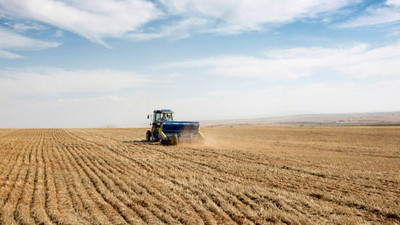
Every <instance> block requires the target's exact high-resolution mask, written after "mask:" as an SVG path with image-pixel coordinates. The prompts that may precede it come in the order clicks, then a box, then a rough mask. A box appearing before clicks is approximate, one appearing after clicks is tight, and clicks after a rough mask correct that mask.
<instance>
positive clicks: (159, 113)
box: [153, 109, 174, 123]
mask: <svg viewBox="0 0 400 225" xmlns="http://www.w3.org/2000/svg"><path fill="white" fill-rule="evenodd" d="M173 113H174V112H172V110H170V109H161V110H154V115H153V123H157V122H162V121H174V117H173V116H172V114H173Z"/></svg>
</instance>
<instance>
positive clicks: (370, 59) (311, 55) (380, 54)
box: [161, 43, 400, 80]
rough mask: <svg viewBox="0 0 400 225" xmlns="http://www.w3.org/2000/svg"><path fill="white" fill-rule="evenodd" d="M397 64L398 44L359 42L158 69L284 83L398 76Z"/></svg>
mask: <svg viewBox="0 0 400 225" xmlns="http://www.w3.org/2000/svg"><path fill="white" fill-rule="evenodd" d="M398 65H400V44H395V45H388V46H384V47H375V48H373V47H370V46H368V45H367V44H362V43H361V44H355V45H353V46H348V47H336V48H320V47H309V48H292V49H283V50H272V51H268V52H266V53H265V54H264V56H263V57H254V56H221V57H211V58H205V59H200V60H188V61H181V62H174V63H169V64H164V65H162V66H161V68H165V69H187V68H190V69H194V68H195V69H196V70H199V69H200V70H202V71H203V72H204V73H210V74H214V75H222V76H226V77H245V78H258V79H263V80H285V79H298V78H301V77H307V76H311V75H318V74H321V73H325V74H329V73H332V72H333V73H335V74H337V75H338V74H339V75H340V74H341V75H348V76H350V77H353V78H367V77H372V78H373V77H400V72H399V66H398Z"/></svg>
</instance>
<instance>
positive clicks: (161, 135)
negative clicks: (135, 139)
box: [146, 109, 204, 145]
mask: <svg viewBox="0 0 400 225" xmlns="http://www.w3.org/2000/svg"><path fill="white" fill-rule="evenodd" d="M173 113H174V112H173V111H172V110H170V109H160V110H154V112H153V115H152V116H150V115H147V119H152V123H151V124H150V125H151V130H148V131H147V132H146V140H147V141H154V142H156V141H160V142H161V144H166V145H176V144H178V143H179V142H181V141H182V142H202V141H203V139H204V136H203V134H201V133H200V131H199V127H200V123H199V122H190V121H174V119H173Z"/></svg>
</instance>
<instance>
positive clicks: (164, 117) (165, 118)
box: [161, 113, 167, 121]
mask: <svg viewBox="0 0 400 225" xmlns="http://www.w3.org/2000/svg"><path fill="white" fill-rule="evenodd" d="M166 120H167V116H166V114H165V113H163V116H162V117H161V121H166Z"/></svg>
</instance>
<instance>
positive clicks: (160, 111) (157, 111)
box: [154, 109, 174, 113]
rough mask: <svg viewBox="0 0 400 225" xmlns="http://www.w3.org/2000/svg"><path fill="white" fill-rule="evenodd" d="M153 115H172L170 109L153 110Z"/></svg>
mask: <svg viewBox="0 0 400 225" xmlns="http://www.w3.org/2000/svg"><path fill="white" fill-rule="evenodd" d="M154 112H155V113H174V112H173V111H172V110H170V109H155V110H154Z"/></svg>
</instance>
